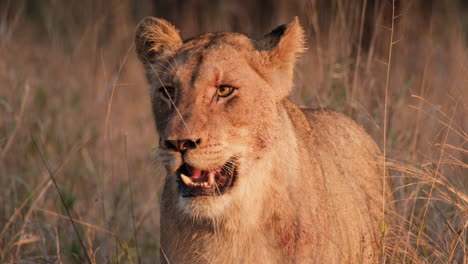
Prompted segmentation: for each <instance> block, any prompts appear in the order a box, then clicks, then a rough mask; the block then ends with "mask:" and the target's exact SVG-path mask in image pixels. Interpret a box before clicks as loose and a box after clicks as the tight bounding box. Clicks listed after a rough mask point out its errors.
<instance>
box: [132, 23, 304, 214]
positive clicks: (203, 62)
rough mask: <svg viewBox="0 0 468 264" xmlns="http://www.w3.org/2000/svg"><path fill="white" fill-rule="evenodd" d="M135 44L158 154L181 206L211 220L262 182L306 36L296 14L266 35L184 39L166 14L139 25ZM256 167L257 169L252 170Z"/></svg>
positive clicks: (217, 34) (279, 128)
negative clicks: (148, 93) (147, 87)
mask: <svg viewBox="0 0 468 264" xmlns="http://www.w3.org/2000/svg"><path fill="white" fill-rule="evenodd" d="M135 42H136V49H137V53H138V57H139V58H140V60H141V61H142V62H143V64H144V67H145V71H146V75H147V78H148V81H149V83H150V85H151V100H152V107H153V114H154V117H155V122H156V128H157V131H158V133H159V136H160V144H159V152H160V153H159V156H160V160H161V162H162V163H163V165H164V166H165V167H166V169H167V171H168V175H169V179H168V181H169V182H168V184H169V185H167V186H169V188H171V189H172V194H173V196H174V197H173V198H174V199H177V201H178V205H179V209H181V210H182V211H184V212H185V213H187V214H189V215H194V216H202V217H203V216H206V217H214V216H216V215H220V214H222V213H223V211H224V210H225V209H226V208H227V207H229V206H230V205H231V203H232V202H235V201H236V200H240V199H241V198H242V196H243V195H245V194H246V192H247V191H249V192H250V191H255V188H259V186H260V185H262V184H265V182H266V181H265V180H266V179H265V177H267V175H263V174H262V173H261V172H260V173H259V170H261V169H262V168H259V166H268V164H267V163H264V164H263V165H259V164H262V163H261V161H262V159H264V157H265V156H267V155H274V154H271V152H272V151H271V149H270V148H271V145H272V143H273V142H275V141H279V140H282V139H281V138H278V135H279V134H278V131H280V130H281V129H282V127H281V122H280V121H279V120H280V119H279V118H280V116H281V115H282V114H283V113H281V112H280V108H279V107H278V105H280V103H281V101H282V100H283V99H284V98H285V97H286V96H287V95H288V94H289V92H290V90H291V87H292V75H293V67H294V62H295V59H296V56H297V54H298V53H300V52H302V51H303V50H304V33H303V30H302V28H301V27H300V25H299V22H298V20H297V19H295V20H294V21H293V22H292V23H290V24H289V25H283V26H279V27H278V28H276V29H274V30H273V31H272V32H271V33H269V34H267V35H266V36H265V37H264V38H263V39H261V40H252V39H250V38H248V37H247V36H246V35H243V34H237V33H224V32H223V33H208V34H203V35H200V36H197V37H194V38H190V39H187V40H182V38H181V37H180V35H179V32H178V31H177V30H176V29H175V27H174V26H172V25H171V24H170V23H169V22H167V21H165V20H163V19H157V18H152V17H149V18H146V19H144V20H143V21H142V22H140V24H139V25H138V26H137V31H136V39H135ZM253 171H255V173H252V172H253Z"/></svg>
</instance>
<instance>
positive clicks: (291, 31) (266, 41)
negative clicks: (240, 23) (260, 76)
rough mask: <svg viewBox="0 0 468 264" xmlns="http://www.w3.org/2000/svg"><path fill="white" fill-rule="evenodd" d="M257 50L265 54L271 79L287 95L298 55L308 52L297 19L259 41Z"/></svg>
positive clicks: (290, 87) (302, 31)
mask: <svg viewBox="0 0 468 264" xmlns="http://www.w3.org/2000/svg"><path fill="white" fill-rule="evenodd" d="M256 46H257V49H258V50H259V51H260V52H261V53H263V54H264V56H265V57H266V61H265V63H264V65H265V66H266V67H268V69H269V70H270V71H271V74H272V76H271V78H273V79H274V82H275V83H276V84H277V85H279V86H280V87H281V88H282V90H283V91H284V93H283V95H287V94H288V93H289V92H290V90H291V89H292V78H293V70H294V64H295V62H296V59H297V57H298V55H299V54H300V53H302V52H304V51H305V50H306V47H305V36H304V30H303V29H302V27H301V25H300V24H299V19H298V18H297V17H295V18H294V20H293V21H292V22H291V23H289V24H288V25H281V26H279V27H277V28H275V29H273V31H271V32H270V33H268V34H267V35H265V37H264V38H263V39H261V40H259V41H257V42H256Z"/></svg>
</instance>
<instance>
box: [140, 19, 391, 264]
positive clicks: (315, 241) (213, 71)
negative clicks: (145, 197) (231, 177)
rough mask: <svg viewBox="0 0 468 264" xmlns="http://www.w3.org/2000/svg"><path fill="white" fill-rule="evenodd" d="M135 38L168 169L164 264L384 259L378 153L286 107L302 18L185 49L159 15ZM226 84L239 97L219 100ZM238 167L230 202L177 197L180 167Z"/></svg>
mask: <svg viewBox="0 0 468 264" xmlns="http://www.w3.org/2000/svg"><path fill="white" fill-rule="evenodd" d="M136 32H137V35H136V47H137V52H138V54H139V58H140V59H141V61H142V62H143V65H144V67H145V71H146V75H147V77H148V81H149V83H150V85H151V97H152V99H151V100H152V105H153V113H154V117H155V121H156V127H157V130H158V133H159V135H160V139H161V144H160V147H159V158H160V161H161V162H162V164H163V165H164V166H165V167H166V168H167V172H168V173H167V174H168V175H167V178H166V182H165V186H164V193H163V198H162V206H161V208H162V209H161V260H162V262H163V263H377V262H378V256H379V241H380V233H379V228H378V222H379V221H380V220H381V218H382V215H381V203H382V190H381V187H382V179H381V177H380V176H379V175H381V173H382V170H381V168H380V166H379V161H378V156H379V155H380V151H379V149H378V147H377V146H376V144H375V142H374V141H373V140H372V139H371V138H370V137H369V136H368V135H367V134H366V132H365V131H364V130H363V129H362V128H361V127H360V126H359V125H357V124H356V123H355V122H353V121H352V120H350V119H349V118H347V117H345V116H343V115H342V114H339V113H335V112H332V111H326V110H305V109H300V108H298V107H297V106H295V105H294V104H292V103H291V102H289V101H288V100H287V99H286V97H287V95H288V94H289V92H290V91H291V89H292V76H293V68H294V63H295V59H296V57H297V55H298V54H299V53H300V52H302V51H303V50H304V33H303V30H302V28H301V26H300V25H299V22H298V20H297V19H295V20H294V21H293V22H292V23H290V24H289V25H284V26H280V27H278V28H277V29H275V30H273V31H272V32H271V33H270V34H268V35H266V36H265V38H264V39H261V40H252V39H249V38H248V37H247V36H245V35H242V34H238V33H224V32H222V33H207V34H203V35H200V36H197V37H195V38H192V39H189V40H185V41H181V40H180V36H179V33H178V32H177V30H176V29H175V28H174V27H173V26H172V25H171V24H170V23H169V22H167V21H165V20H162V19H155V18H147V19H145V20H143V21H142V22H141V23H140V24H139V25H138V27H137V31H136ZM219 85H230V86H233V87H236V88H237V89H236V90H235V92H234V93H233V94H232V95H231V96H230V97H227V98H220V97H217V96H216V90H217V87H218V86H219ZM169 87H173V89H172V88H170V89H169V90H170V92H171V94H170V95H171V96H170V98H167V95H166V94H165V93H166V92H168V91H167V89H166V88H169ZM182 139H190V140H192V141H194V142H195V141H197V142H199V143H198V144H197V145H196V147H195V148H193V149H190V150H188V151H187V152H185V154H184V155H182V154H181V153H179V152H177V151H174V150H172V149H171V148H168V146H167V144H165V143H164V142H168V140H182ZM232 158H235V159H236V161H237V170H238V173H237V178H236V181H235V183H234V185H233V186H232V187H231V188H230V189H229V190H228V192H226V193H225V194H224V195H221V196H209V197H189V198H184V197H181V196H180V194H179V192H178V189H177V182H176V179H177V175H175V171H176V170H177V168H179V167H180V166H181V164H182V162H186V163H188V164H190V165H191V166H192V167H196V168H199V169H202V170H211V169H215V168H219V167H220V166H222V165H223V164H225V163H226V162H227V161H228V160H230V159H232Z"/></svg>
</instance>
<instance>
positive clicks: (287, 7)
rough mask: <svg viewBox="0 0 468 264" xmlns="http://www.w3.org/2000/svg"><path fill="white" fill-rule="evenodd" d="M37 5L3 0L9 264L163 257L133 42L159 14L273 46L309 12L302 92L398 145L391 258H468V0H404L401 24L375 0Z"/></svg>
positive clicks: (1, 173)
mask: <svg viewBox="0 0 468 264" xmlns="http://www.w3.org/2000/svg"><path fill="white" fill-rule="evenodd" d="M36 2H37V1H26V0H24V1H3V2H2V3H1V4H0V14H1V15H0V204H2V206H1V207H0V263H11V262H20V261H26V260H32V261H34V262H40V261H42V262H54V261H56V262H58V263H62V262H63V263H73V262H77V263H81V262H85V261H86V259H87V258H89V259H90V260H91V262H96V263H105V262H110V263H116V262H117V263H120V262H121V263H124V262H125V263H126V262H128V263H136V262H138V257H139V258H140V259H141V261H142V262H144V263H147V262H148V263H152V262H153V260H154V259H159V245H158V243H159V241H158V237H159V215H158V211H159V208H158V206H159V205H158V201H159V197H160V192H161V184H162V178H161V170H160V169H159V168H158V167H157V165H155V164H154V163H153V162H152V158H151V150H152V148H153V147H154V146H156V143H157V136H156V134H155V133H154V127H153V121H152V117H151V115H150V106H149V99H148V91H147V85H146V82H145V80H144V76H143V71H142V68H141V66H140V65H139V63H138V61H137V59H136V56H135V54H134V50H133V47H132V42H133V41H132V39H133V29H134V26H135V24H136V22H137V21H138V20H140V19H141V18H142V17H144V16H146V15H150V14H159V15H163V16H165V17H168V18H169V19H171V20H172V21H174V23H175V24H176V25H177V26H178V27H179V28H181V30H182V33H183V35H184V36H185V37H188V36H190V35H193V34H197V33H200V32H204V31H213V30H224V31H231V30H232V31H241V32H244V33H248V34H250V35H252V36H256V37H259V36H261V35H262V34H263V33H266V32H267V31H268V29H272V28H273V27H274V26H276V25H278V24H281V23H285V22H288V21H289V20H291V19H292V17H293V16H294V15H299V17H300V20H301V22H302V24H303V26H304V27H305V29H306V31H307V33H308V36H309V50H308V52H307V53H306V54H305V56H304V57H303V59H302V60H301V62H300V64H299V65H298V68H297V69H298V70H297V78H296V87H297V89H296V91H295V93H294V94H293V95H292V96H291V98H292V99H293V100H294V101H295V102H297V103H299V104H305V105H309V106H314V107H318V106H321V107H325V106H330V107H332V108H335V109H337V110H339V111H344V112H346V113H348V114H349V115H351V116H352V117H353V118H354V119H356V120H357V121H358V122H359V123H361V124H362V125H363V126H364V127H366V129H367V131H369V132H370V133H371V135H372V136H373V137H374V138H375V139H376V141H377V142H378V143H379V144H380V146H381V147H382V149H384V148H385V153H386V157H387V161H388V162H387V164H386V166H387V168H388V169H389V173H388V176H389V177H390V179H391V180H392V182H393V188H392V189H391V190H392V191H393V192H392V194H393V196H394V197H395V202H394V205H395V206H396V207H397V208H398V214H397V215H395V216H394V217H395V218H396V219H397V220H398V221H397V223H396V224H392V225H391V226H389V227H388V230H389V231H388V234H386V235H385V241H386V247H385V258H386V259H387V261H389V262H392V263H467V262H468V259H467V255H468V245H467V244H468V234H467V232H468V231H467V230H468V209H467V208H468V191H467V190H468V129H467V128H468V118H467V114H468V107H467V102H468V89H467V84H468V77H467V76H468V65H467V64H466V61H467V59H468V46H467V34H468V33H467V32H468V27H467V24H468V20H467V19H466V17H467V11H466V9H461V8H459V7H460V6H459V5H457V4H456V3H455V1H449V0H447V1H434V2H437V3H435V4H434V7H433V8H432V11H431V9H427V8H425V7H424V6H426V5H427V4H426V5H425V4H424V1H404V2H405V4H399V5H397V6H396V9H395V11H396V12H395V15H394V16H393V17H392V4H391V2H389V1H382V2H381V3H380V4H377V3H374V1H366V0H362V1H340V0H334V1H314V0H311V1H306V0H296V1H286V0H285V1H276V2H275V5H272V4H271V2H269V1H261V2H262V3H261V4H263V5H264V6H263V7H261V6H260V4H257V3H254V1H228V2H218V1H205V2H200V1H186V2H184V5H183V7H182V6H179V7H177V6H175V5H174V4H173V2H172V1H168V0H164V1H159V2H158V3H157V4H155V5H153V4H152V3H151V2H150V1H147V2H144V1H140V2H139V3H138V4H132V3H131V2H130V1H124V0H121V1H117V0H116V1H109V2H108V3H106V4H104V3H98V2H100V1H80V3H78V2H75V1H73V2H72V1H69V2H70V3H67V4H65V3H62V2H61V1H56V0H48V1H41V2H40V3H41V4H37V3H39V2H37V3H36ZM268 3H270V4H268ZM259 10H262V12H260V11H259ZM258 14H261V15H258ZM392 20H393V22H394V26H393V30H392V31H391V30H389V29H392ZM392 33H393V38H392V39H391V34H392ZM389 43H390V44H391V49H392V55H391V59H389V58H390V54H389V53H388V52H389ZM387 77H388V78H387ZM387 80H388V83H387ZM386 93H387V95H386ZM384 135H385V138H384ZM384 143H385V144H384ZM35 146H37V148H36V147H35ZM40 153H43V155H42V156H41V154H40ZM44 164H48V166H49V167H50V171H48V169H47V167H46V166H44ZM51 175H52V176H53V177H54V178H55V179H56V182H57V187H58V189H59V190H60V191H61V194H62V197H63V202H61V200H60V197H59V193H58V192H57V188H55V187H54V185H53V182H52V181H51ZM130 187H131V188H130ZM388 189H389V188H387V190H388ZM132 191H133V192H132ZM67 211H68V212H69V213H70V216H68V215H67ZM70 218H72V219H73V223H74V224H75V226H76V228H77V232H75V231H74V229H73V225H72V221H71V220H70ZM78 237H79V239H78ZM392 238H394V239H392ZM80 239H81V240H82V244H83V245H81V244H80V242H79V240H80ZM137 245H138V246H137ZM83 247H84V248H85V249H86V250H84V249H83ZM137 249H138V250H137Z"/></svg>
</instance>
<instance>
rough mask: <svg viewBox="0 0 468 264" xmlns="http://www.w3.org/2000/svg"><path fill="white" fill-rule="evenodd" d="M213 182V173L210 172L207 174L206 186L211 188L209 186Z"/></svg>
mask: <svg viewBox="0 0 468 264" xmlns="http://www.w3.org/2000/svg"><path fill="white" fill-rule="evenodd" d="M214 182H215V174H214V173H210V174H209V175H208V183H207V186H209V187H210V188H211V186H213V184H214Z"/></svg>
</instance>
